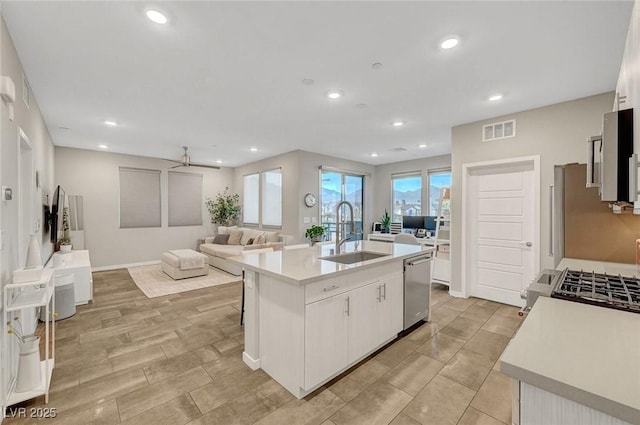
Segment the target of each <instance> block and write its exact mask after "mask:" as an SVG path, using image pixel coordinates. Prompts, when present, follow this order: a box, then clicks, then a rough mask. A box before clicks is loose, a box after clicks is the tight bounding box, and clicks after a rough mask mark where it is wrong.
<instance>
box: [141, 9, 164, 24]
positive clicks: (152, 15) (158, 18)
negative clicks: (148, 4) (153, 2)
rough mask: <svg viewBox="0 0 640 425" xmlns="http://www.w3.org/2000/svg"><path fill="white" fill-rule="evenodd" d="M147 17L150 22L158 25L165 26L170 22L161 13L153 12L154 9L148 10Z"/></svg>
mask: <svg viewBox="0 0 640 425" xmlns="http://www.w3.org/2000/svg"><path fill="white" fill-rule="evenodd" d="M146 15H147V18H149V20H150V21H152V22H155V23H156V24H160V25H164V24H166V23H167V21H168V19H167V17H166V15H165V14H163V13H161V12H158V11H157V10H153V9H150V10H147V12H146Z"/></svg>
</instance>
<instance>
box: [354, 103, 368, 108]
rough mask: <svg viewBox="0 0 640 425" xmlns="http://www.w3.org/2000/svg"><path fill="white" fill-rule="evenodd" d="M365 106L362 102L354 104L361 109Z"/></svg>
mask: <svg viewBox="0 0 640 425" xmlns="http://www.w3.org/2000/svg"><path fill="white" fill-rule="evenodd" d="M366 107H367V105H365V104H364V103H358V104H356V108H358V109H362V108H366Z"/></svg>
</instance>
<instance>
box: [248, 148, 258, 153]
mask: <svg viewBox="0 0 640 425" xmlns="http://www.w3.org/2000/svg"><path fill="white" fill-rule="evenodd" d="M249 150H250V151H251V152H258V148H250V149H249Z"/></svg>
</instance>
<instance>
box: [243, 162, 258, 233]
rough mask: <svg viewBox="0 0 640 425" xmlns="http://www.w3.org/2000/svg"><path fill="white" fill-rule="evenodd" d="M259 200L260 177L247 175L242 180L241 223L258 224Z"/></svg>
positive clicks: (256, 174)
mask: <svg viewBox="0 0 640 425" xmlns="http://www.w3.org/2000/svg"><path fill="white" fill-rule="evenodd" d="M259 200H260V175H259V174H258V173H255V174H248V175H246V176H244V178H243V192H242V221H243V223H245V224H258V222H259V217H258V214H259V211H260V209H259V205H260V204H259Z"/></svg>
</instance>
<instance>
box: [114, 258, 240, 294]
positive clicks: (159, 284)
mask: <svg viewBox="0 0 640 425" xmlns="http://www.w3.org/2000/svg"><path fill="white" fill-rule="evenodd" d="M127 271H129V274H130V275H131V278H132V279H133V281H134V282H135V284H136V285H137V286H138V288H140V290H141V291H142V292H143V293H144V294H145V295H146V296H147V298H156V297H162V296H164V295H171V294H179V293H180V292H187V291H193V290H196V289H202V288H210V287H212V286H218V285H224V284H225V283H232V282H238V281H239V280H240V277H239V276H234V275H232V274H228V273H225V272H223V271H221V270H218V269H214V268H212V267H209V274H208V275H206V276H198V277H190V278H187V279H179V280H173V279H172V278H171V277H169V276H168V275H167V274H165V273H164V272H163V271H162V269H161V266H160V264H153V265H151V266H140V267H130V268H128V269H127Z"/></svg>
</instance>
